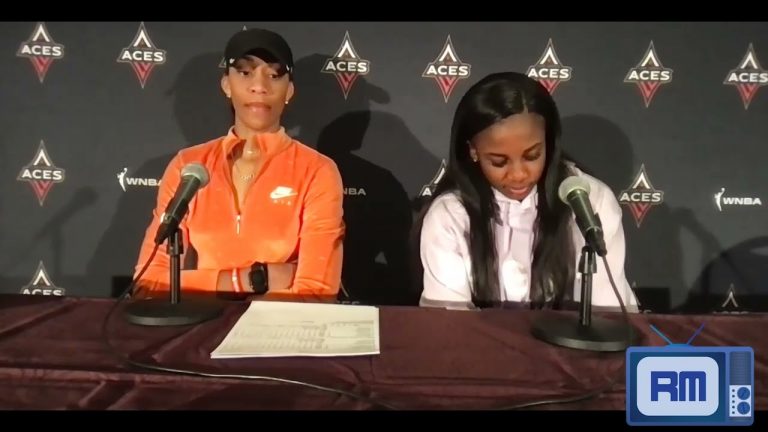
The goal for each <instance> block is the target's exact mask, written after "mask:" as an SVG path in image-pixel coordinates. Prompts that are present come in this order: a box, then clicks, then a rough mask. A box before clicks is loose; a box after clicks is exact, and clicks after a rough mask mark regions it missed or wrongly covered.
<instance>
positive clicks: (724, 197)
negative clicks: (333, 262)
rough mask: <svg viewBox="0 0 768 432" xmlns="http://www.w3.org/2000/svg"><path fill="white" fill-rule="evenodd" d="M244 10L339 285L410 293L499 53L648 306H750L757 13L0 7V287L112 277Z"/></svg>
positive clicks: (765, 183) (400, 298)
mask: <svg viewBox="0 0 768 432" xmlns="http://www.w3.org/2000/svg"><path fill="white" fill-rule="evenodd" d="M252 27H263V28H268V29H271V30H275V31H277V32H280V33H281V34H283V35H284V36H285V38H286V39H287V40H288V42H289V43H290V44H291V46H292V48H293V50H294V56H295V59H296V97H295V98H294V100H293V101H292V103H291V104H290V105H289V106H288V108H287V110H286V116H285V127H286V130H287V131H288V132H289V133H290V134H291V135H292V136H294V137H296V138H297V139H299V140H300V141H302V142H304V143H306V144H307V145H310V146H312V147H314V148H317V149H318V150H319V151H321V152H323V153H324V154H327V155H329V156H330V157H332V158H333V159H334V160H335V161H336V163H337V164H338V166H339V169H340V171H341V174H342V177H343V180H344V186H345V201H344V207H345V215H346V222H347V225H348V232H347V237H346V240H345V263H344V265H345V272H344V284H345V287H346V289H347V291H349V293H350V296H351V297H352V299H353V300H354V301H359V302H361V303H369V304H392V303H408V302H409V301H412V299H413V296H412V295H410V294H409V289H408V285H409V274H408V254H409V243H408V237H409V230H410V229H411V226H412V223H413V220H414V215H415V212H416V211H417V209H418V207H419V205H420V203H422V202H423V200H424V199H425V197H426V196H428V195H429V194H430V193H431V191H432V185H433V184H434V182H435V180H437V179H438V178H439V177H440V175H441V172H442V171H441V170H442V168H443V167H444V163H445V160H446V159H447V157H448V146H449V144H448V139H449V132H450V125H451V121H452V117H453V112H454V109H455V107H456V104H457V101H458V100H459V98H460V97H461V95H462V94H463V93H464V92H465V91H466V90H467V89H468V88H469V86H470V85H471V84H472V83H474V82H476V81H477V80H479V79H480V78H482V77H483V76H485V75H486V74H489V73H493V72H498V71H503V70H516V71H523V72H526V73H527V74H528V75H529V76H531V77H535V78H536V79H538V80H540V81H541V82H542V83H543V84H544V85H545V86H546V87H547V89H549V91H550V92H551V93H552V94H553V96H554V97H555V100H556V102H557V103H558V105H559V107H560V110H561V114H562V117H563V139H562V142H563V146H564V148H565V150H566V152H567V153H568V154H569V155H570V156H571V157H572V158H573V159H574V160H575V161H577V162H578V163H579V164H581V165H582V166H583V167H584V168H585V169H586V170H587V171H589V172H591V173H593V174H594V175H596V176H597V177H599V178H600V179H602V180H603V181H605V182H606V183H607V184H608V185H609V186H610V187H611V188H612V189H613V191H614V192H615V194H616V197H617V199H618V200H619V202H620V203H621V206H622V208H623V210H624V230H625V233H626V239H627V262H626V273H627V277H628V279H629V282H630V283H631V284H632V286H634V287H635V289H636V291H637V293H638V295H639V296H640V299H641V301H642V303H643V309H644V310H645V311H651V312H706V313H744V312H750V311H763V310H768V301H766V299H768V209H767V208H766V205H768V202H766V200H768V170H766V169H765V166H766V164H767V163H768V149H767V148H766V147H767V146H768V89H763V87H764V86H766V84H768V70H766V69H764V67H763V66H762V65H763V64H766V66H767V67H768V24H765V23H733V24H726V23H722V24H718V23H698V24H695V23H540V22H537V23H514V22H511V23H414V22H410V23H306V22H305V23H279V22H268V23H258V22H242V23H236V22H227V23H213V22H209V23H183V22H174V23H164V22H109V23H98V22H87V23H67V22H27V23H24V22H14V23H4V24H3V25H2V28H1V29H0V55H2V56H3V60H2V64H3V67H2V68H0V89H1V91H0V94H2V101H3V103H2V108H0V109H1V110H2V112H1V114H0V172H2V178H0V190H1V191H2V192H1V193H0V221H1V222H0V245H2V249H1V250H2V254H1V255H0V292H4V293H19V294H27V295H54V296H88V297H109V296H114V295H116V294H117V293H119V292H120V291H121V290H122V289H124V288H125V287H126V286H127V284H128V283H130V279H131V275H132V273H133V269H134V266H135V264H136V259H137V256H138V250H139V244H140V242H141V240H142V236H143V234H144V230H145V228H146V226H147V224H148V223H149V220H150V212H151V209H152V207H153V206H154V204H155V195H156V192H157V186H158V184H159V180H160V177H161V176H162V173H163V171H164V169H165V166H166V164H167V163H168V162H169V161H170V159H171V158H172V157H173V155H174V154H175V153H176V152H177V151H179V150H180V149H182V148H184V147H188V146H192V145H196V144H199V143H202V142H205V141H208V140H210V139H212V138H215V137H218V136H221V135H224V134H226V132H227V129H228V128H229V127H230V125H231V123H232V118H231V111H230V109H229V107H228V105H227V100H226V99H225V98H224V96H223V94H222V92H221V89H220V84H219V82H220V77H221V73H222V70H223V69H222V66H223V65H222V52H223V48H224V44H225V43H226V41H227V39H228V38H229V37H230V36H231V35H232V34H233V33H234V32H235V31H238V30H240V29H242V28H252ZM763 62H765V63H763Z"/></svg>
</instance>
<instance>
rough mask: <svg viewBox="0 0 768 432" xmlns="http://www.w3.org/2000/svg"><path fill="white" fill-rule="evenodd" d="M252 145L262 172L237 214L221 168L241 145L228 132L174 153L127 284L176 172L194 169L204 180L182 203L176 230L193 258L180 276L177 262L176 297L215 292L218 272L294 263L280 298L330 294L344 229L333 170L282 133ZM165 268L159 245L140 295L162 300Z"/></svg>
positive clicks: (337, 278) (148, 247) (144, 255)
mask: <svg viewBox="0 0 768 432" xmlns="http://www.w3.org/2000/svg"><path fill="white" fill-rule="evenodd" d="M257 137H258V138H257V143H256V144H258V147H259V149H260V150H261V155H262V157H263V158H264V159H263V165H262V168H261V170H260V171H259V173H258V174H257V177H256V178H255V179H254V180H253V183H252V184H251V186H250V188H249V189H248V191H247V192H246V196H245V200H244V205H243V208H239V205H238V201H237V198H236V195H235V192H234V186H233V184H232V180H231V179H232V176H231V168H230V164H229V161H228V156H230V155H231V154H232V151H233V150H234V148H235V147H236V146H237V145H238V144H241V143H242V142H243V140H242V139H241V138H238V137H237V136H236V135H235V134H234V128H230V130H229V133H228V134H227V135H226V136H224V137H220V138H217V139H214V140H212V141H209V142H207V143H204V144H200V145H196V146H194V147H190V148H186V149H183V150H181V151H179V152H178V154H177V155H176V156H175V157H174V158H173V160H172V161H171V162H170V164H169V165H168V167H167V169H166V171H165V173H164V174H163V178H162V181H161V183H160V188H159V191H158V196H157V205H156V207H155V209H154V210H153V213H152V222H151V223H150V225H149V227H148V228H147V231H146V233H145V237H144V241H143V243H142V246H141V251H140V253H139V260H138V263H137V265H136V268H135V272H136V273H135V274H134V277H135V276H137V275H138V272H139V271H140V270H141V268H142V267H143V266H144V265H145V263H146V261H147V259H148V258H149V256H150V254H151V252H152V249H153V248H154V236H155V233H156V232H157V228H158V226H159V224H160V221H161V216H162V213H163V212H164V211H165V209H166V206H167V205H168V202H169V201H170V200H171V199H173V196H174V194H175V193H176V189H177V188H178V186H179V181H180V179H181V170H182V169H183V167H184V166H185V165H186V164H188V163H191V162H199V163H202V164H203V165H204V166H205V167H206V169H207V170H208V174H209V176H210V180H209V182H208V184H207V185H206V186H205V187H203V188H202V189H200V190H199V191H198V192H197V194H196V195H195V197H194V198H193V199H192V200H191V201H190V203H189V212H188V213H187V215H186V217H185V218H184V219H183V221H182V223H181V224H180V228H181V232H182V233H183V240H184V245H183V246H184V252H185V253H188V252H189V250H190V248H194V250H195V252H196V255H197V266H196V269H194V270H186V269H184V262H185V257H182V271H181V289H182V291H215V290H216V286H217V282H218V278H219V273H220V272H221V271H227V272H231V270H232V269H234V268H244V267H250V266H251V265H252V264H253V263H254V262H263V263H286V262H295V263H297V269H296V275H295V278H294V282H293V285H292V286H291V289H290V292H289V293H287V294H289V295H290V294H297V295H319V296H329V295H335V294H336V293H338V291H339V287H340V284H341V265H342V253H343V252H342V243H343V236H344V229H345V226H344V221H343V210H342V203H343V199H344V193H343V186H342V181H341V175H340V174H339V171H338V168H337V167H336V164H335V163H334V162H333V160H332V159H330V158H328V157H327V156H324V155H322V154H320V153H319V152H317V151H315V150H314V149H312V148H310V147H308V146H306V145H304V144H302V143H300V142H299V141H296V140H294V139H292V138H291V137H289V136H288V135H287V134H286V133H285V130H284V129H282V128H281V129H280V131H278V132H275V133H268V134H261V135H258V136H257ZM169 268H170V258H169V256H168V254H167V248H166V244H165V243H164V244H162V245H160V247H159V249H158V251H157V255H156V256H155V258H154V260H153V262H152V264H151V265H150V266H149V267H148V269H147V271H146V272H145V273H144V275H143V276H142V278H141V279H140V280H139V281H138V283H137V286H138V287H139V288H141V292H142V293H145V292H146V293H147V294H149V293H151V292H152V291H166V292H167V291H168V289H169V287H170V282H169V280H170V271H169ZM243 283H247V281H243Z"/></svg>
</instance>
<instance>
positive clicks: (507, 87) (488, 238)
mask: <svg viewBox="0 0 768 432" xmlns="http://www.w3.org/2000/svg"><path fill="white" fill-rule="evenodd" d="M523 112H530V113H536V114H539V115H541V116H542V117H543V118H544V120H545V134H546V143H545V145H546V159H545V162H544V171H543V174H542V176H541V178H540V179H539V181H538V187H537V193H538V204H537V209H538V215H537V218H536V222H535V226H534V233H535V240H534V246H533V264H532V275H531V291H530V296H529V298H530V300H531V306H532V307H543V306H546V305H550V306H552V307H555V308H556V307H558V306H559V305H560V304H561V302H562V300H563V299H564V296H565V295H566V293H569V292H570V291H571V288H572V287H573V281H574V275H575V268H574V267H575V258H574V257H575V255H574V246H573V243H572V237H571V229H570V223H569V222H570V220H571V217H572V213H571V210H570V208H569V207H568V206H567V205H565V204H564V203H563V202H562V201H560V199H559V198H558V196H557V188H558V186H559V185H560V182H562V181H563V180H564V179H565V178H566V177H567V176H568V175H570V174H571V173H570V170H569V169H568V166H567V165H566V163H565V161H564V159H563V156H562V153H561V150H560V147H559V145H558V140H559V137H560V115H559V112H558V109H557V106H556V105H555V101H554V99H553V98H552V96H551V95H550V93H549V91H547V89H546V88H545V87H544V86H543V85H541V84H540V83H539V82H538V81H536V80H534V79H531V78H529V77H527V76H526V75H524V74H520V73H516V72H503V73H494V74H491V75H488V76H486V77H485V78H483V79H481V80H480V81H479V82H477V83H476V84H475V85H473V86H472V87H471V88H470V89H469V90H468V91H467V92H466V94H465V95H464V96H463V97H462V99H461V100H460V101H459V104H458V106H457V108H456V113H455V115H454V118H453V125H452V128H451V143H450V144H451V148H450V160H449V163H448V169H447V173H446V175H445V176H444V177H443V179H442V180H441V181H440V182H439V183H438V185H437V186H436V188H435V192H434V194H433V196H434V197H437V196H439V195H440V194H443V193H446V192H454V193H457V194H458V196H459V199H460V201H461V203H462V204H463V206H464V208H465V209H466V212H467V214H468V215H469V223H470V229H469V254H470V257H471V260H472V302H473V303H474V304H475V305H477V306H479V307H484V306H491V305H494V304H497V303H498V302H499V301H500V287H499V276H498V275H499V264H498V256H497V253H496V241H495V238H494V222H496V221H498V205H497V203H496V200H495V199H494V195H493V190H492V186H491V184H490V183H489V182H488V180H487V179H486V177H485V175H483V172H482V171H481V169H480V166H479V164H478V163H476V162H474V161H473V160H472V159H471V157H470V142H471V140H472V139H473V138H474V137H475V135H477V134H478V133H479V132H481V131H483V130H484V129H486V128H488V127H490V126H492V125H494V124H495V123H497V122H499V121H501V120H503V119H505V118H507V117H509V116H511V115H514V114H519V113H523Z"/></svg>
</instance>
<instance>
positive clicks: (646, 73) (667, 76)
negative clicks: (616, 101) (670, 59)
mask: <svg viewBox="0 0 768 432" xmlns="http://www.w3.org/2000/svg"><path fill="white" fill-rule="evenodd" d="M672 72H673V71H672V69H670V68H666V67H664V65H662V64H661V61H659V55H658V54H656V49H655V48H654V47H653V41H651V44H650V45H649V46H648V50H647V51H646V52H645V54H644V55H643V59H642V60H640V63H638V64H637V66H635V67H633V68H632V69H630V70H629V72H628V73H627V76H625V77H624V82H625V83H629V84H636V85H637V88H638V89H639V90H640V94H641V95H642V96H643V101H645V107H646V108H648V107H649V106H650V105H651V101H652V100H653V96H654V95H655V94H656V91H657V90H659V87H661V85H662V84H669V83H670V82H672Z"/></svg>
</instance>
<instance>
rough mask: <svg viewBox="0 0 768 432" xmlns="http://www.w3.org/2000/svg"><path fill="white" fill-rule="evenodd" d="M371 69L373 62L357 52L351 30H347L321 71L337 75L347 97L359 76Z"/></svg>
mask: <svg viewBox="0 0 768 432" xmlns="http://www.w3.org/2000/svg"><path fill="white" fill-rule="evenodd" d="M370 70H371V62H369V61H368V60H365V59H363V58H361V57H360V56H359V55H358V54H357V50H355V47H354V45H352V39H350V38H349V32H346V33H344V40H342V41H341V45H340V46H339V49H338V50H336V54H334V56H333V57H331V58H329V59H327V60H326V61H325V64H324V65H323V69H322V70H321V72H323V73H329V74H333V75H334V76H335V77H336V81H338V82H339V86H340V87H341V91H342V93H343V94H344V99H347V96H349V91H350V90H352V86H353V85H354V84H355V81H356V80H357V77H359V76H360V75H367V74H368V72H369V71H370Z"/></svg>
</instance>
